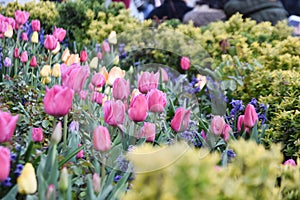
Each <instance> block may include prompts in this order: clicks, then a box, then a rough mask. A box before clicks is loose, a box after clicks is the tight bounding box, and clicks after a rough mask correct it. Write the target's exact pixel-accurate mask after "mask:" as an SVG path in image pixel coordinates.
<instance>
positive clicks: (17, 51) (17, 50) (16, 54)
mask: <svg viewBox="0 0 300 200" xmlns="http://www.w3.org/2000/svg"><path fill="white" fill-rule="evenodd" d="M19 56H20V52H19V49H18V48H17V47H16V48H15V50H14V58H19Z"/></svg>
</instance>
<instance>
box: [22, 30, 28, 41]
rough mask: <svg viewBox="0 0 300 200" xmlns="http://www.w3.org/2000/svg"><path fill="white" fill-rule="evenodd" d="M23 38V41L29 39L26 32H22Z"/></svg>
mask: <svg viewBox="0 0 300 200" xmlns="http://www.w3.org/2000/svg"><path fill="white" fill-rule="evenodd" d="M22 40H23V41H28V36H27V34H26V33H25V32H23V33H22Z"/></svg>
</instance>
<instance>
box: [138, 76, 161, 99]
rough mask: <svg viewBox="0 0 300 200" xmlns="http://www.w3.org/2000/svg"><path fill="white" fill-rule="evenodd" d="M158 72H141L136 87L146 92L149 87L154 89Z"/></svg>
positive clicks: (156, 84)
mask: <svg viewBox="0 0 300 200" xmlns="http://www.w3.org/2000/svg"><path fill="white" fill-rule="evenodd" d="M158 80H159V73H156V74H154V73H153V72H151V73H149V72H143V73H142V75H141V76H140V77H139V78H138V88H139V90H140V92H141V93H144V94H146V93H148V92H149V91H150V90H151V89H156V88H157V86H158Z"/></svg>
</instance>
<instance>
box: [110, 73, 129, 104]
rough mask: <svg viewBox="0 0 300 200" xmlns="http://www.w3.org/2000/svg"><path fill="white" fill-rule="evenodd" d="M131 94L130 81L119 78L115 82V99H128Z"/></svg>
mask: <svg viewBox="0 0 300 200" xmlns="http://www.w3.org/2000/svg"><path fill="white" fill-rule="evenodd" d="M129 94H130V83H129V81H128V80H127V81H126V80H125V79H124V78H117V79H116V80H115V81H114V83H113V88H112V95H113V97H114V99H120V100H123V99H127V98H128V96H129Z"/></svg>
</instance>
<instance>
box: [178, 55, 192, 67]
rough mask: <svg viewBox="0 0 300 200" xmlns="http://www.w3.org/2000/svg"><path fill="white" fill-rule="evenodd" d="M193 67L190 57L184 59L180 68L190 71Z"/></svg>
mask: <svg viewBox="0 0 300 200" xmlns="http://www.w3.org/2000/svg"><path fill="white" fill-rule="evenodd" d="M190 66H191V61H190V59H189V58H188V57H182V58H181V60H180V67H181V69H183V70H188V69H189V68H190Z"/></svg>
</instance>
